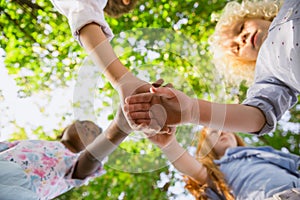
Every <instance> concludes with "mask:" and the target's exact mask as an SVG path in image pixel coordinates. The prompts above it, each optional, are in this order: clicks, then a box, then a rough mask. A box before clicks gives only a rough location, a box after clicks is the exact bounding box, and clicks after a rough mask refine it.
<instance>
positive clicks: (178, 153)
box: [161, 140, 207, 184]
mask: <svg viewBox="0 0 300 200" xmlns="http://www.w3.org/2000/svg"><path fill="white" fill-rule="evenodd" d="M161 149H162V152H163V153H164V154H165V156H166V157H167V158H168V160H169V161H170V162H171V163H172V164H173V165H174V167H175V168H176V169H177V170H178V171H180V172H181V173H183V174H185V175H187V176H190V177H192V178H193V179H195V180H196V181H198V182H199V183H200V184H204V183H206V181H207V171H206V168H205V167H204V166H203V165H202V164H201V163H200V162H199V161H197V160H196V159H195V158H194V157H193V156H191V155H190V154H189V153H188V152H187V150H185V149H184V148H182V147H181V146H180V144H179V143H178V142H177V141H176V140H173V141H172V142H171V143H170V144H168V146H167V147H164V148H161Z"/></svg>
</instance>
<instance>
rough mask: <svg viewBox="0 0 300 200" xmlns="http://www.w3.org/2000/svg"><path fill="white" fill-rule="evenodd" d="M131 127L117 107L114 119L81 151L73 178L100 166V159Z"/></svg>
mask: <svg viewBox="0 0 300 200" xmlns="http://www.w3.org/2000/svg"><path fill="white" fill-rule="evenodd" d="M130 132H131V128H130V127H129V125H128V124H127V121H126V119H125V118H124V115H123V113H122V111H121V109H120V108H119V110H118V112H117V115H116V117H115V120H114V121H113V122H112V123H111V124H110V125H109V127H108V128H107V129H106V130H105V131H104V132H103V133H102V134H101V135H99V136H98V137H97V138H96V139H95V140H94V141H93V142H92V143H91V144H89V145H88V146H87V147H86V149H85V150H84V151H83V152H82V153H81V155H80V156H79V158H78V162H77V164H76V166H75V170H74V173H73V176H72V177H73V178H79V179H84V178H85V177H87V176H89V175H91V174H93V173H94V172H95V171H96V170H97V169H99V167H101V166H102V163H101V162H102V160H103V159H104V158H105V157H106V156H108V155H110V154H111V153H112V152H113V151H114V150H115V149H116V148H117V147H118V145H119V144H120V143H121V142H122V141H123V140H124V139H125V138H126V137H127V136H128V134H129V133H130Z"/></svg>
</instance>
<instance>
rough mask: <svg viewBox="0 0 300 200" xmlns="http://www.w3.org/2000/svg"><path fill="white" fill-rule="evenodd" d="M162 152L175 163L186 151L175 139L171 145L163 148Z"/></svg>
mask: <svg viewBox="0 0 300 200" xmlns="http://www.w3.org/2000/svg"><path fill="white" fill-rule="evenodd" d="M161 150H162V152H163V153H164V154H165V155H166V157H167V158H168V160H169V161H170V162H174V161H176V160H177V159H179V158H180V157H181V156H182V155H183V154H184V153H185V151H186V150H185V149H184V148H182V147H181V146H180V144H179V143H178V142H177V140H176V139H175V138H174V139H173V140H172V141H171V142H170V143H169V144H167V145H166V146H164V147H162V148H161Z"/></svg>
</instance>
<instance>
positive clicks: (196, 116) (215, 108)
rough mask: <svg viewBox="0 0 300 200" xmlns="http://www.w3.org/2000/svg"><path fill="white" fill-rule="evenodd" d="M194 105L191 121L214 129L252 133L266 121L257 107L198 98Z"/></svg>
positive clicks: (259, 128)
mask: <svg viewBox="0 0 300 200" xmlns="http://www.w3.org/2000/svg"><path fill="white" fill-rule="evenodd" d="M195 107H196V109H195V108H194V109H192V110H193V111H194V112H193V114H192V123H196V124H202V125H204V126H208V127H211V128H215V129H223V130H227V131H233V132H238V131H239V132H247V133H254V132H258V131H259V130H261V128H262V127H263V126H264V124H265V123H266V119H265V116H264V114H263V113H262V112H261V111H260V110H259V109H258V108H256V107H251V106H246V105H243V104H218V103H211V102H208V101H204V100H198V101H197V103H196V106H195ZM195 111H196V112H197V113H196V112H195Z"/></svg>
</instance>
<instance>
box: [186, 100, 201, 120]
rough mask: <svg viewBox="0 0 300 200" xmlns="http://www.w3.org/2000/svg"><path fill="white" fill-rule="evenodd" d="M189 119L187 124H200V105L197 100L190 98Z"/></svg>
mask: <svg viewBox="0 0 300 200" xmlns="http://www.w3.org/2000/svg"><path fill="white" fill-rule="evenodd" d="M189 105H190V107H189V112H188V113H189V119H188V121H187V123H192V124H199V122H200V105H199V103H198V99H196V98H190V103H189Z"/></svg>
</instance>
